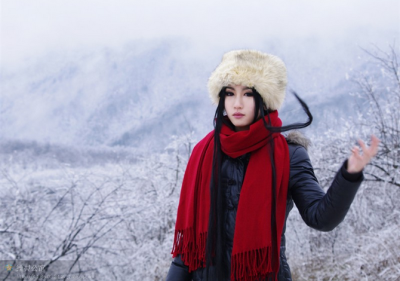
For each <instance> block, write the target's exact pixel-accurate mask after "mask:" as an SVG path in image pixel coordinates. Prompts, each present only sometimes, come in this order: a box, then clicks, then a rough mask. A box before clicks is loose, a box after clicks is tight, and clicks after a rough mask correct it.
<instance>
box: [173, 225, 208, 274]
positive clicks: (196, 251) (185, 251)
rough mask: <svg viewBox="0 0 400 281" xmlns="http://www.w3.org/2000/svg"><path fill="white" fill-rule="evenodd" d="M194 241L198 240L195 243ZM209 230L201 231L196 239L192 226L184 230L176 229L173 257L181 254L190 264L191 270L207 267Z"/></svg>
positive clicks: (186, 263) (184, 260) (183, 259)
mask: <svg viewBox="0 0 400 281" xmlns="http://www.w3.org/2000/svg"><path fill="white" fill-rule="evenodd" d="M193 241H196V242H195V243H193ZM206 241H207V232H203V233H200V235H199V236H198V237H196V239H195V234H194V230H193V228H192V227H190V228H187V229H184V230H175V237H174V245H173V247H172V252H171V254H172V257H176V256H177V255H179V254H180V255H181V259H182V261H183V262H184V263H185V265H187V266H189V272H191V271H193V270H196V269H197V268H199V267H205V261H206V255H205V248H206Z"/></svg>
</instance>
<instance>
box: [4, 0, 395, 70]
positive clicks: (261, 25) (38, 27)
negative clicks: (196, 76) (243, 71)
mask: <svg viewBox="0 0 400 281" xmlns="http://www.w3.org/2000/svg"><path fill="white" fill-rule="evenodd" d="M0 1H1V34H0V36H1V37H0V39H1V50H0V51H1V63H2V65H3V66H10V67H12V66H15V65H16V64H19V63H21V62H22V61H23V60H24V59H25V58H27V57H36V56H41V55H42V54H44V53H45V52H47V51H49V50H56V49H79V48H93V47H99V46H109V47H118V46H121V45H123V44H125V43H128V42H131V41H133V40H137V39H161V38H171V37H172V38H176V39H179V40H180V39H186V40H188V42H190V43H191V44H192V52H194V53H198V54H199V55H200V54H207V53H209V52H212V50H213V49H214V50H215V49H219V48H230V47H235V46H245V47H257V46H260V44H263V43H265V41H266V40H268V39H271V40H272V39H277V40H296V39H299V38H300V39H302V40H304V39H305V38H318V40H319V41H321V42H322V41H323V42H325V44H336V43H338V42H342V40H344V38H346V39H349V38H348V37H349V34H356V35H357V36H356V37H357V39H356V40H361V41H362V42H360V43H365V42H375V41H376V40H377V39H376V36H385V34H389V35H391V36H393V34H397V38H398V37H399V36H400V1H398V0H380V1H373V0H363V1H361V0H357V1H355V0H347V1H345V0H336V1H331V0H329V1H321V0H319V1H317V0H305V1H295V0H281V1H266V0H246V1H244V0H242V1H235V0H230V1H216V0H214V1H210V0H202V1H200V0H192V1H183V0H173V1H163V2H162V1H154V0H140V1H138V0H133V1H123V0H118V1H115V0H113V1H111V0H110V1H104V0H65V1H61V0H47V1H43V0H35V1H31V0H30V1H28V0H26V1H21V0H0ZM361 30H362V32H363V33H365V34H357V32H358V31H361ZM365 30H368V31H369V32H365ZM392 39H395V38H387V40H388V42H389V41H391V40H392ZM399 45H400V42H398V44H397V46H399ZM216 57H220V53H218V55H217V56H216Z"/></svg>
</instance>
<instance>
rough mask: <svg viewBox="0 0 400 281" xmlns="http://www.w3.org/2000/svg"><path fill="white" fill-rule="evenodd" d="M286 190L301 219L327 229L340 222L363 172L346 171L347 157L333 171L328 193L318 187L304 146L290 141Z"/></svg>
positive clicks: (311, 224)
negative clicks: (333, 176) (290, 195)
mask: <svg viewBox="0 0 400 281" xmlns="http://www.w3.org/2000/svg"><path fill="white" fill-rule="evenodd" d="M289 150H290V155H291V159H290V182H289V190H290V192H291V194H292V198H293V200H294V202H295V204H296V206H297V208H298V209H299V212H300V214H301V216H302V218H303V220H304V222H305V223H306V224H307V225H308V226H310V227H312V228H315V229H317V230H321V231H330V230H332V229H334V228H335V227H336V226H337V225H339V223H341V222H342V221H343V219H344V217H345V216H346V214H347V211H348V210H349V208H350V205H351V203H352V202H353V199H354V197H355V195H356V193H357V190H358V188H359V186H360V185H361V182H362V180H363V174H362V172H360V173H354V174H350V173H348V172H347V170H346V167H347V160H346V161H345V162H344V163H343V165H342V167H341V168H340V169H339V171H338V172H337V173H336V176H335V178H334V179H333V182H332V184H331V186H330V187H329V189H328V191H327V193H326V194H325V192H324V191H323V190H322V188H321V187H320V185H319V183H318V181H317V179H316V177H315V175H314V170H313V167H312V165H311V161H310V158H309V156H308V154H307V151H306V150H305V148H304V147H302V146H299V145H289Z"/></svg>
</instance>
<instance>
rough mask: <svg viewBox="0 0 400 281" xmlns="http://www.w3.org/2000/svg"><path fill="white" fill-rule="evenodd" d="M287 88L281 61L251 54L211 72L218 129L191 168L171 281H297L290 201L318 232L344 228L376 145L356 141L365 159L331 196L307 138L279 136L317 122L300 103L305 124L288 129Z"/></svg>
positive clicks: (227, 58) (196, 152)
mask: <svg viewBox="0 0 400 281" xmlns="http://www.w3.org/2000/svg"><path fill="white" fill-rule="evenodd" d="M286 83H287V80H286V68H285V65H284V63H283V62H282V61H281V60H280V59H279V58H277V57H275V56H272V55H269V54H264V53H261V52H258V51H251V50H239V51H231V52H228V53H226V54H225V55H224V56H223V59H222V62H221V64H220V65H219V66H218V67H217V68H216V70H215V71H214V72H213V73H212V75H211V77H210V79H209V82H208V89H209V93H210V96H211V99H212V100H213V102H214V103H216V104H218V107H217V110H216V113H215V118H214V130H213V131H212V132H210V133H209V134H208V135H207V136H206V137H205V138H204V139H202V140H201V141H200V142H199V143H198V144H197V145H196V146H195V148H194V149H193V152H192V155H191V157H190V160H189V162H188V166H187V169H186V172H185V176H184V180H183V183H182V190H181V197H180V202H179V207H178V215H177V221H176V226H175V238H174V246H173V250H172V254H173V257H174V260H173V262H172V264H171V267H170V270H169V273H168V276H167V281H172V280H173V281H186V280H187V281H189V280H195V281H197V280H219V281H225V280H280V281H281V280H291V274H290V269H289V266H288V264H287V261H286V257H285V235H284V234H285V228H286V219H287V216H288V214H289V212H290V210H291V209H292V207H293V202H294V203H295V204H296V206H297V208H298V209H299V211H300V214H301V216H302V218H303V220H304V221H305V223H306V224H307V225H309V226H311V227H313V228H315V229H318V230H321V231H329V230H332V229H333V228H334V227H336V226H337V225H338V224H339V223H340V222H341V221H342V220H343V219H344V217H345V215H346V213H347V211H348V209H349V207H350V204H351V202H352V201H353V198H354V196H355V194H356V192H357V189H358V187H359V186H360V184H361V182H362V180H363V174H362V170H363V168H364V166H365V165H366V164H367V163H368V162H369V161H370V159H371V158H372V157H373V156H374V155H375V154H376V153H377V148H378V142H379V140H378V139H377V138H376V137H372V141H371V143H372V144H371V147H366V146H365V144H364V143H363V142H362V141H359V143H360V145H361V148H362V149H363V154H362V155H360V153H359V149H358V148H357V147H354V148H353V149H352V153H351V155H350V157H349V159H348V160H346V161H345V162H344V163H343V165H342V167H341V168H340V170H339V171H338V172H337V174H336V177H335V179H334V181H333V183H332V185H331V187H330V188H329V190H328V191H327V193H326V194H325V193H324V192H323V191H322V189H321V187H320V186H319V184H318V181H317V179H316V178H315V175H314V172H313V168H312V165H311V162H310V160H309V157H308V154H307V151H306V145H305V143H306V142H304V141H303V140H304V139H303V140H301V139H300V140H299V138H296V137H293V136H296V134H289V136H288V138H287V139H285V137H284V136H283V135H281V132H283V131H287V130H290V129H293V128H301V127H305V126H308V125H309V124H310V123H311V121H312V116H311V114H310V113H309V111H308V108H307V106H306V105H305V104H304V103H303V102H302V101H301V100H300V99H299V98H298V100H299V102H300V103H301V104H302V106H303V108H304V110H305V111H306V113H307V114H308V116H309V122H307V123H305V124H293V125H290V126H286V127H282V122H281V120H280V119H279V117H278V111H277V109H278V108H279V107H280V106H281V104H282V102H283V100H284V97H285V91H286ZM296 97H297V96H296Z"/></svg>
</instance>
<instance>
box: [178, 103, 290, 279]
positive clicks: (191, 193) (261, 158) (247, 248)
mask: <svg viewBox="0 0 400 281" xmlns="http://www.w3.org/2000/svg"><path fill="white" fill-rule="evenodd" d="M269 116H270V119H271V125H272V126H273V127H280V126H282V121H281V120H280V119H279V117H278V112H277V111H274V112H272V113H270V115H269ZM266 118H267V117H266ZM266 120H268V119H266ZM270 134H271V133H269V132H268V131H267V130H266V129H265V127H264V124H263V120H262V119H260V120H258V121H256V122H255V123H254V124H252V125H251V126H250V128H249V130H246V131H240V132H235V131H232V130H231V129H229V128H228V127H227V126H225V125H223V127H222V129H221V134H220V140H221V149H222V151H223V152H224V153H225V154H227V155H229V156H230V157H233V158H236V157H238V156H241V155H243V154H245V153H248V152H251V157H250V161H249V164H248V166H247V170H246V175H245V178H244V181H243V185H242V189H241V192H240V200H239V205H238V209H237V214H236V225H235V234H234V240H233V249H232V258H231V280H238V281H242V280H246V281H253V280H259V279H260V278H266V277H270V276H271V275H272V276H275V278H276V275H277V272H278V270H279V252H280V243H281V234H282V230H283V225H284V222H285V212H286V196H287V187H288V182H289V150H288V145H287V143H286V140H285V138H284V137H283V136H282V135H281V134H279V133H274V134H273V135H272V137H273V139H274V163H275V170H276V175H275V177H276V201H275V202H276V226H277V228H276V229H277V233H276V237H277V241H276V243H277V245H276V248H277V250H278V251H277V253H276V256H274V257H273V256H272V235H271V202H272V200H271V197H272V196H271V194H272V191H271V190H272V176H273V175H272V168H271V161H270V155H269V154H270V153H269V151H270V147H269V146H270V141H269V140H270ZM213 152H214V131H212V132H210V133H209V134H208V135H207V136H206V137H205V138H203V139H202V140H201V141H200V142H199V143H198V144H197V145H196V146H195V147H194V149H193V152H192V155H191V157H190V159H189V162H188V165H187V168H186V172H185V176H184V178H183V183H182V190H181V195H180V201H179V206H178V215H177V220H176V225H175V238H174V245H173V249H172V254H173V257H176V256H177V255H179V254H181V255H182V260H183V262H184V263H185V264H186V265H187V266H189V272H191V271H193V270H196V269H197V268H199V267H204V266H205V245H206V239H207V230H208V218H209V211H210V179H211V168H212V160H213ZM272 259H275V261H276V262H275V263H274V265H275V266H273V263H272Z"/></svg>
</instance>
